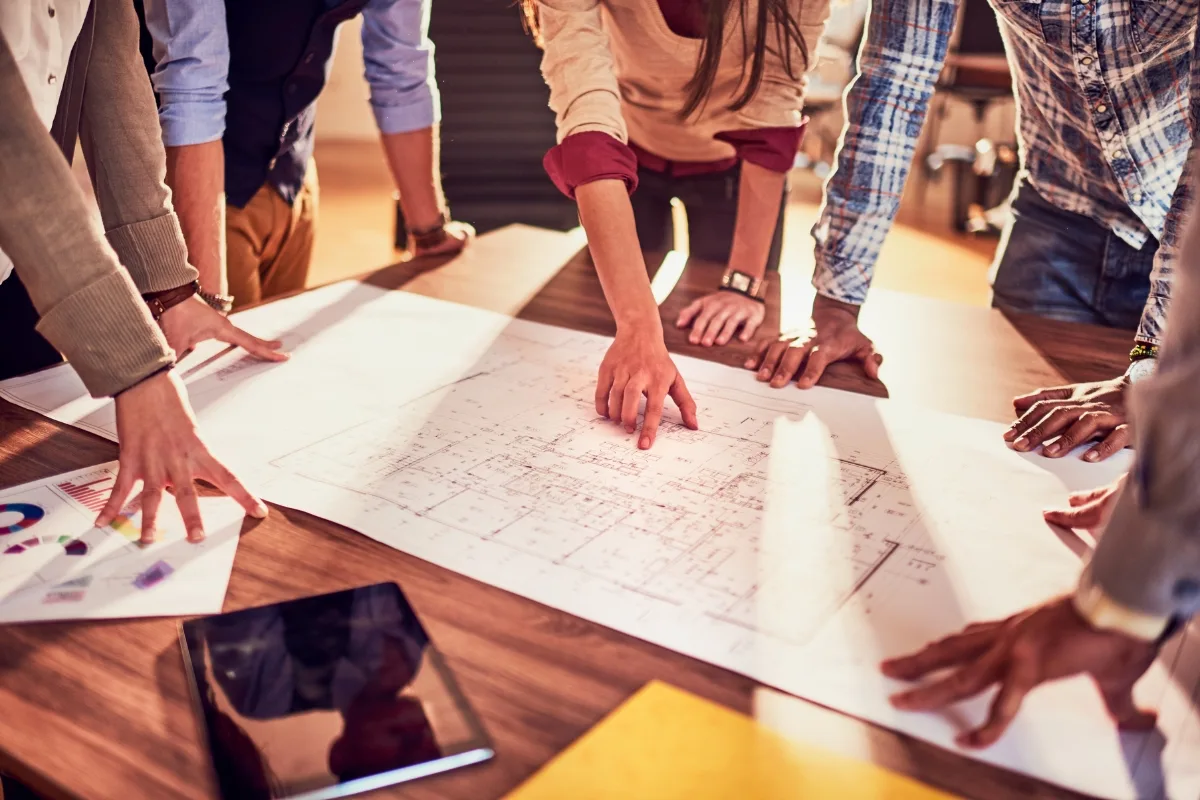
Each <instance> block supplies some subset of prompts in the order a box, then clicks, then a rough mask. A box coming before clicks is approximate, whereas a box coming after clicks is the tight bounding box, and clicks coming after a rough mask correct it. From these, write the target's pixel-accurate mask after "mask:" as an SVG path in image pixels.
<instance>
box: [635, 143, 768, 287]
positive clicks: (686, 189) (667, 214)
mask: <svg viewBox="0 0 1200 800" xmlns="http://www.w3.org/2000/svg"><path fill="white" fill-rule="evenodd" d="M741 177H742V167H741V165H740V164H739V165H738V166H736V167H733V168H732V169H728V170H726V171H724V172H713V173H709V174H707V175H690V176H687V177H678V176H674V175H669V174H667V173H663V172H654V171H653V170H648V169H645V168H639V169H638V188H637V191H636V192H634V193H633V196H632V197H631V198H630V199H631V201H632V202H633V217H634V220H635V221H636V222H637V233H638V240H639V241H640V242H641V244H642V249H643V250H670V249H671V247H672V243H673V241H674V225H673V224H672V222H671V198H673V197H678V198H679V200H680V201H681V202H682V203H683V207H684V209H685V210H686V211H687V220H688V248H689V250H690V255H692V256H695V257H696V258H702V259H704V260H706V261H715V262H717V263H719V264H727V263H728V262H729V251H730V249H731V248H732V247H733V228H734V223H735V222H736V220H737V207H738V189H739V185H740V183H739V182H740V181H741ZM787 193H788V190H787V187H786V186H784V189H783V201H782V202H781V203H780V204H779V218H778V219H777V220H776V222H775V235H774V236H773V237H772V239H771V252H770V254H769V255H768V256H767V270H769V271H770V270H778V269H779V255H780V252H781V251H782V249H783V214H784V211H785V210H786V208H787Z"/></svg>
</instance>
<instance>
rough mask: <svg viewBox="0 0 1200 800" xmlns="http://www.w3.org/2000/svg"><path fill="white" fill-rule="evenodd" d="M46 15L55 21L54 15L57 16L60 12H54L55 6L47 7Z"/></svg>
mask: <svg viewBox="0 0 1200 800" xmlns="http://www.w3.org/2000/svg"><path fill="white" fill-rule="evenodd" d="M46 13H47V14H49V15H50V17H51V19H53V18H54V15H55V14H57V13H58V12H57V11H55V10H54V6H47V7H46Z"/></svg>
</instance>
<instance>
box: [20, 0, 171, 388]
mask: <svg viewBox="0 0 1200 800" xmlns="http://www.w3.org/2000/svg"><path fill="white" fill-rule="evenodd" d="M111 5H116V4H115V3H113V2H111V0H98V8H97V11H98V12H99V11H100V10H101V9H104V8H106V7H107V6H111ZM100 38H101V37H100V36H99V35H98V36H97V43H98V44H99V43H100ZM125 41H126V42H128V39H126V40H125ZM134 51H135V52H136V46H135V45H134ZM0 108H3V109H4V113H0V208H3V213H0V248H2V249H3V250H4V252H5V253H6V254H7V255H8V256H9V257H10V258H11V259H12V261H13V265H14V266H15V268H16V270H17V274H18V275H19V276H20V277H21V280H22V282H23V283H24V284H25V287H26V289H28V291H29V295H30V298H31V299H32V300H33V303H34V306H35V307H36V308H37V310H38V313H39V314H40V316H41V321H40V323H39V324H38V330H39V331H40V332H41V333H42V335H43V336H45V337H46V338H47V339H48V340H49V341H50V343H51V344H52V345H54V346H55V347H56V348H58V350H59V351H60V352H62V353H63V355H65V356H66V357H67V358H68V359H70V361H71V362H72V364H73V365H74V367H75V369H76V371H77V372H78V373H79V376H80V378H81V379H82V380H83V382H84V384H85V385H86V386H87V388H88V390H89V391H90V392H91V393H92V394H93V395H95V396H98V397H99V396H105V395H111V394H115V393H117V392H119V391H121V390H122V389H125V388H127V387H129V386H131V385H133V384H134V383H136V382H137V381H139V380H141V379H142V378H144V377H146V376H147V375H149V374H151V373H152V372H154V371H156V370H158V369H161V368H162V367H164V366H167V365H169V364H170V363H171V362H172V360H173V358H174V356H173V354H172V352H171V350H170V348H169V347H168V346H167V342H166V340H165V338H164V337H163V335H162V332H161V331H160V330H159V328H158V326H157V325H156V324H155V323H154V320H153V319H152V318H151V317H150V313H149V311H148V310H147V308H146V305H145V303H143V302H142V299H141V297H140V296H139V292H138V290H137V287H136V286H135V285H134V283H133V281H132V280H131V279H130V276H129V273H127V272H126V271H125V270H123V269H121V266H120V264H119V262H118V259H117V254H116V253H115V252H114V250H113V248H112V247H111V246H110V245H109V244H108V242H107V241H106V240H105V238H104V237H103V236H102V235H101V234H100V232H99V231H98V230H97V229H96V228H95V226H94V225H93V224H92V222H91V215H90V213H89V211H88V206H87V203H86V200H85V198H84V196H83V192H82V191H81V190H80V188H79V185H78V184H77V183H76V182H75V179H74V176H72V175H71V171H70V169H69V168H68V166H67V162H66V159H64V158H63V156H62V153H61V151H60V150H59V148H58V147H57V146H56V145H55V143H54V140H53V139H52V138H51V136H50V133H49V131H47V130H46V127H45V125H44V124H43V123H42V121H41V120H40V119H39V118H38V116H37V113H36V112H35V110H34V108H33V103H32V101H31V99H30V97H29V93H28V92H27V91H26V89H25V84H24V82H23V81H22V79H21V75H20V73H19V72H18V69H17V65H16V63H15V61H14V60H13V57H12V52H11V51H10V50H9V48H8V44H7V43H6V42H5V41H4V39H3V37H0ZM109 113H111V114H113V115H114V116H120V115H122V114H124V113H125V109H124V108H123V107H122V106H121V105H118V106H116V107H113V108H110V109H109ZM149 122H150V123H152V124H153V125H157V118H156V117H155V116H154V115H153V114H152V115H151V116H150V118H149Z"/></svg>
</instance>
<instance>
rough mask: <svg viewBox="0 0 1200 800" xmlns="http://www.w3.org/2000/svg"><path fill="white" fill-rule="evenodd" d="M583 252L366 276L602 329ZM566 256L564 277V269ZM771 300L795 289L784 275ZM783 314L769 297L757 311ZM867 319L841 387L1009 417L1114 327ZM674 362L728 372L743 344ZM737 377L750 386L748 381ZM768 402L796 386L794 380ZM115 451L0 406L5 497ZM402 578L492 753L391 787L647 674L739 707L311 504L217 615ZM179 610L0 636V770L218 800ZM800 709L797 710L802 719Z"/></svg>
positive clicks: (563, 250)
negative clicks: (870, 343) (880, 364)
mask: <svg viewBox="0 0 1200 800" xmlns="http://www.w3.org/2000/svg"><path fill="white" fill-rule="evenodd" d="M579 247H580V241H579V239H578V238H573V237H572V236H570V235H568V234H559V233H552V232H547V231H540V230H536V229H531V228H522V227H513V228H508V229H504V230H502V231H498V232H496V233H494V234H491V235H489V236H485V237H483V238H481V239H480V240H479V241H478V242H477V243H476V245H475V246H474V247H473V248H472V250H471V251H470V252H469V253H467V254H464V255H462V256H460V257H458V258H457V259H454V260H452V261H449V262H440V263H429V262H425V263H421V262H411V263H408V264H402V265H398V266H396V267H392V268H388V269H385V270H383V271H381V272H379V273H376V274H374V275H371V276H369V277H368V278H367V280H369V281H370V282H371V283H374V284H378V285H383V286H387V287H390V288H402V289H405V290H408V291H414V292H419V293H422V294H426V295H431V296H435V297H441V298H446V299H452V300H457V301H460V302H465V303H470V304H474V305H479V306H483V307H486V308H491V309H493V310H498V311H503V312H507V313H518V312H519V315H520V316H521V317H523V318H526V319H530V320H535V321H539V322H546V323H551V324H555V325H564V326H568V327H572V328H578V329H582V330H588V331H594V332H597V333H606V334H611V333H612V331H613V323H612V321H611V318H610V316H609V314H608V311H607V307H606V306H605V303H604V300H603V298H602V296H601V293H600V289H599V284H598V282H597V280H596V278H595V275H594V273H593V271H592V270H591V268H590V266H589V264H588V261H587V259H586V256H585V255H583V254H580V253H578V251H579ZM564 265H565V266H564ZM719 274H720V268H719V267H718V266H716V265H712V264H691V265H689V267H688V269H687V271H686V273H685V274H684V277H683V279H682V280H681V281H680V282H679V284H678V285H677V286H676V287H675V290H674V292H673V293H672V294H671V295H670V297H669V298H668V299H667V300H666V302H665V304H664V306H663V312H664V319H668V320H673V319H674V315H675V313H676V312H677V310H678V309H679V308H680V307H682V305H683V304H685V303H686V302H689V301H690V300H691V299H692V298H694V297H696V296H698V295H699V294H701V293H703V292H704V291H706V290H707V289H708V288H709V287H711V286H714V285H715V284H716V281H717V277H718V276H719ZM782 283H783V285H784V289H785V290H786V296H788V297H789V299H791V298H792V296H793V295H798V294H803V292H804V288H803V283H805V281H804V280H803V278H796V277H794V276H790V275H787V274H785V275H784V278H783V281H782ZM770 312H771V318H772V319H773V320H777V319H778V291H776V293H775V296H773V297H772V300H771V304H770ZM863 324H864V328H865V329H866V330H867V332H868V333H869V334H870V335H872V336H873V337H874V338H875V340H876V342H877V343H878V344H879V345H880V347H881V349H882V352H884V354H885V357H886V361H885V363H884V368H883V379H884V382H885V384H886V389H885V384H879V383H873V382H870V381H868V380H867V379H866V378H865V377H864V376H862V375H861V374H860V373H859V372H858V371H857V370H856V369H854V368H852V367H849V366H847V365H839V366H837V367H835V368H834V369H833V370H831V375H830V378H829V380H828V381H827V382H828V383H829V384H830V385H833V386H835V387H839V388H845V389H852V390H857V391H867V392H870V393H872V394H876V395H882V394H885V393H889V394H890V395H891V396H893V397H902V398H907V399H910V400H915V401H918V402H922V403H925V404H927V405H930V406H934V407H937V408H940V409H944V410H947V411H952V412H958V413H962V414H968V415H974V416H981V417H988V418H992V419H997V420H1007V419H1008V418H1009V415H1010V414H1011V397H1012V396H1013V395H1014V394H1016V393H1018V392H1024V391H1029V390H1031V389H1034V388H1036V387H1038V386H1040V385H1046V384H1053V383H1057V382H1059V381H1061V380H1063V379H1072V380H1082V379H1093V378H1098V377H1105V376H1109V375H1112V374H1116V373H1117V372H1119V371H1120V370H1121V368H1122V366H1123V361H1124V358H1125V356H1124V352H1125V350H1126V348H1127V346H1128V334H1126V333H1123V332H1114V331H1110V330H1104V329H1100V328H1092V327H1086V326H1079V325H1067V324H1061V323H1053V322H1047V321H1045V320H1038V319H1015V320H1006V319H1005V318H1003V317H1002V316H1001V315H1000V314H998V313H996V312H993V311H990V310H984V309H979V308H973V307H967V306H956V305H950V304H946V303H941V302H937V301H931V300H924V299H921V298H915V297H909V296H905V295H899V294H888V293H885V292H877V293H875V295H874V296H873V297H872V300H871V302H870V303H868V305H867V311H866V312H865V313H864V323H863ZM667 339H668V344H669V346H670V348H671V350H672V351H674V352H678V353H686V354H689V355H698V356H700V357H703V358H711V359H714V360H717V361H723V362H725V363H729V364H734V365H740V363H741V361H742V360H743V359H744V357H745V351H744V350H739V349H738V348H731V349H726V350H715V351H709V350H705V349H704V348H701V347H695V346H690V345H688V344H687V342H686V339H685V338H684V336H683V335H682V334H681V333H680V332H678V331H675V330H674V329H673V328H672V327H670V326H668V330H667ZM747 379H748V380H749V379H751V376H750V375H749V374H747ZM780 391H788V392H795V391H799V390H798V389H795V388H794V387H788V388H787V389H781V390H780ZM116 455H117V449H116V447H115V446H114V445H113V444H111V443H110V442H107V441H103V440H101V439H99V438H96V437H94V436H92V435H90V434H87V433H84V432H81V431H78V430H74V429H71V428H67V427H65V426H62V425H58V424H56V423H53V422H50V421H47V420H45V419H42V418H40V417H37V416H35V415H33V414H31V413H28V412H25V411H23V410H21V409H18V408H16V407H14V406H12V405H9V404H7V403H4V402H2V401H0V487H11V486H13V485H16V484H19V483H23V482H26V481H31V480H36V479H39V478H44V477H48V476H51V475H54V474H57V473H59V472H63V471H67V470H72V469H77V468H81V467H84V466H88V465H91V464H95V463H99V462H102V461H107V460H111V459H114V458H115V457H116ZM391 580H395V581H398V582H400V583H401V584H402V585H403V586H404V588H405V591H406V592H407V593H408V595H409V597H410V599H411V600H412V602H413V604H414V606H415V607H416V609H417V610H418V612H419V613H420V614H421V616H422V618H423V619H424V621H425V623H426V625H427V627H428V628H429V630H430V633H431V635H432V636H433V638H434V640H435V641H436V642H437V643H438V644H439V646H440V647H441V648H442V649H443V651H444V652H445V653H446V655H447V658H448V660H449V662H450V664H451V667H452V668H453V669H454V671H455V672H456V674H457V676H458V678H459V679H460V681H461V683H462V685H463V688H464V690H465V691H466V693H467V695H468V696H469V697H470V699H471V701H472V703H473V704H474V706H475V708H476V709H477V710H478V711H479V713H480V714H481V716H482V718H483V721H484V724H485V725H486V727H487V729H488V731H489V733H490V734H491V736H492V737H493V739H494V741H495V744H496V750H497V753H498V755H497V757H496V758H495V760H493V761H492V762H491V763H488V764H486V765H481V766H479V767H476V768H471V769H467V770H464V771H461V772H458V773H454V774H448V775H444V776H440V777H435V778H431V779H428V780H425V781H420V782H417V783H415V784H411V785H409V786H408V787H404V788H400V789H395V790H391V791H390V793H385V794H386V796H389V797H404V798H463V799H464V800H485V799H486V798H494V797H499V796H501V795H502V794H504V793H505V792H506V791H508V790H509V789H511V788H512V787H514V786H516V785H517V784H518V783H520V782H521V781H522V780H523V779H525V778H526V777H527V776H529V775H530V774H531V773H532V772H534V771H535V770H536V769H537V768H538V767H539V766H541V765H542V764H543V763H544V762H545V761H546V760H547V759H549V758H550V757H552V756H553V755H554V754H556V753H558V752H559V751H561V750H562V749H563V748H565V747H566V746H567V745H569V744H570V743H571V742H572V741H573V740H574V739H575V738H577V737H578V736H580V735H581V734H582V733H584V732H585V731H586V730H587V729H588V728H589V727H591V726H592V725H594V724H595V723H596V722H597V721H599V720H600V718H601V717H603V716H604V715H605V714H607V713H608V712H610V711H611V710H612V709H613V708H615V707H616V706H617V705H618V704H620V703H621V701H623V700H624V699H625V698H627V697H628V696H629V695H630V694H632V693H633V692H634V691H636V690H637V689H638V688H639V687H640V686H642V685H643V684H644V683H645V682H646V681H648V680H650V679H652V678H662V679H665V680H667V681H669V682H671V683H673V684H675V685H677V686H681V687H683V688H684V689H687V690H690V691H692V692H695V693H697V694H700V695H702V696H704V697H707V698H710V699H712V700H715V701H716V702H719V703H722V704H724V705H726V706H729V707H732V708H735V709H738V710H742V711H750V710H751V708H752V703H753V702H754V700H753V698H754V694H755V690H756V684H755V682H754V681H752V680H750V679H748V678H745V677H741V676H739V675H735V674H732V673H730V672H727V671H725V670H722V669H719V668H717V667H714V666H710V665H708V664H704V663H701V662H698V661H695V660H692V659H690V658H687V657H684V656H682V655H678V654H676V653H674V652H671V651H668V650H664V649H662V648H659V647H656V646H654V645H650V644H647V643H645V642H642V641H639V640H637V639H634V638H631V637H629V636H625V635H623V634H620V633H617V632H615V631H612V630H609V629H607V628H603V627H601V626H599V625H595V624H592V623H590V622H586V621H584V620H581V619H578V618H576V617H572V616H570V615H568V614H565V613H562V612H559V611H555V610H552V609H549V608H546V607H544V606H541V605H539V604H537V603H534V602H532V601H529V600H526V599H524V598H521V597H517V596H516V595H512V594H508V593H507V592H504V591H501V590H499V589H495V588H492V587H490V586H486V585H483V584H480V583H477V582H475V581H472V580H470V579H467V578H464V577H462V576H459V575H457V574H455V573H452V572H449V571H447V570H444V569H441V568H438V567H434V566H431V565H430V564H427V563H425V562H423V561H419V560H417V559H415V558H412V557H410V556H407V555H405V554H403V553H400V552H397V551H395V550H392V549H390V548H388V547H385V546H383V545H381V544H379V543H377V542H375V541H373V540H370V539H368V538H366V537H364V536H361V535H358V534H356V533H354V532H352V531H350V530H348V529H345V528H342V527H340V526H338V525H334V524H332V523H329V522H325V521H323V520H320V519H317V518H315V517H312V516H309V515H307V514H304V513H300V512H296V511H291V510H288V509H283V508H275V509H273V511H272V514H271V517H270V518H269V519H268V520H266V521H265V522H262V523H260V524H257V525H250V524H249V523H248V525H247V534H246V535H245V536H244V537H243V539H242V543H241V546H240V548H239V550H238V555H237V561H236V564H235V567H234V570H233V576H232V580H231V581H230V584H229V593H228V596H227V598H226V602H225V609H226V610H234V609H239V608H244V607H247V606H252V605H259V604H263V603H270V602H276V601H281V600H287V599H290V598H295V597H299V596H303V595H310V594H317V593H321V592H329V591H334V590H338V589H343V588H348V587H352V586H358V585H364V584H369V583H374V582H377V581H391ZM177 627H178V620H175V619H159V620H146V621H129V622H111V623H89V624H73V623H62V624H37V625H25V626H8V627H4V628H0V770H2V771H5V772H8V773H10V774H12V775H13V776H15V777H17V778H18V779H19V780H21V781H23V782H25V783H26V784H28V785H29V786H31V787H32V788H33V789H35V790H36V791H38V792H39V793H44V794H46V795H48V796H50V797H53V798H114V797H120V798H123V800H135V799H136V798H155V799H156V800H157V799H158V798H168V797H170V798H176V797H178V798H205V797H212V796H213V794H214V784H213V781H212V779H211V777H210V775H209V773H208V768H207V756H206V753H205V750H204V746H203V745H202V743H201V740H200V735H199V731H198V729H197V725H196V721H195V716H194V713H193V710H192V707H191V704H190V701H189V698H188V693H187V692H188V689H187V686H186V683H185V678H184V671H183V662H182V659H181V656H180V652H179V646H178V643H177V638H176V635H177V634H176V632H177ZM802 705H803V709H804V710H803V712H802V713H803V715H804V717H805V719H804V720H803V722H804V724H805V726H806V728H807V729H809V730H811V731H812V732H813V736H814V739H815V740H818V741H821V742H822V743H823V744H825V745H826V746H828V747H832V748H834V749H839V750H842V751H844V752H847V753H849V754H851V755H856V756H859V757H864V758H871V759H873V760H874V761H876V762H878V763H881V764H884V765H886V766H888V767H891V768H893V769H896V770H898V771H901V772H905V773H908V774H911V775H914V776H916V777H918V778H920V779H921V780H923V781H925V782H927V783H930V784H933V785H936V786H939V787H942V788H945V789H948V790H950V791H956V792H958V793H962V794H968V795H970V796H973V797H1012V796H1018V795H1019V796H1022V797H1026V796H1030V795H1034V796H1049V795H1055V796H1061V794H1062V793H1061V792H1058V791H1056V790H1054V789H1051V788H1048V787H1046V786H1045V785H1042V784H1039V783H1038V782H1036V781H1033V780H1031V779H1027V778H1023V777H1020V776H1017V775H1014V774H1011V773H1008V772H1005V771H1002V770H999V769H996V768H993V767H989V766H985V765H983V764H979V763H977V762H973V761H969V760H966V759H963V758H961V757H959V756H957V755H954V754H951V753H948V752H946V751H943V750H941V749H939V748H937V747H933V746H931V745H928V744H925V743H923V742H920V741H917V740H914V739H911V738H909V737H907V736H903V735H899V734H895V733H891V732H889V731H886V730H883V729H881V728H877V727H875V726H872V725H868V724H866V723H862V722H859V721H856V720H853V719H851V718H849V717H845V716H843V715H840V714H837V713H835V712H832V711H828V710H825V709H822V708H820V707H818V706H815V705H811V704H802ZM809 717H811V719H809Z"/></svg>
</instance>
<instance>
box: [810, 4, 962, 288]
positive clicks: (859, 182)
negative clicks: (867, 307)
mask: <svg viewBox="0 0 1200 800" xmlns="http://www.w3.org/2000/svg"><path fill="white" fill-rule="evenodd" d="M959 1H960V0H877V2H875V3H873V4H872V8H871V16H870V19H869V21H868V27H867V35H866V38H865V41H864V43H863V46H862V49H861V50H860V52H859V56H858V60H859V72H858V77H857V78H855V80H854V82H853V83H852V84H851V85H850V89H849V90H848V91H847V92H846V96H845V101H844V102H845V116H846V126H845V129H844V130H843V132H842V143H841V145H840V146H839V147H838V154H837V164H836V167H835V169H834V171H833V173H832V174H831V175H830V177H829V180H828V181H827V182H826V184H825V202H824V204H823V205H822V207H821V215H820V217H819V218H818V220H817V223H816V225H815V226H814V227H813V238H814V240H815V241H816V253H815V255H816V271H815V273H814V275H813V285H814V286H815V287H816V289H817V291H818V292H820V293H821V294H823V295H825V296H827V297H831V298H833V299H835V300H841V301H842V302H847V303H862V302H863V301H864V300H866V297H867V289H868V287H869V286H870V284H871V276H872V273H873V272H874V269H875V262H876V260H877V259H878V257H879V251H880V248H881V247H882V246H883V240H884V238H885V237H886V236H887V233H888V231H889V230H890V229H891V226H892V221H893V220H894V219H895V216H896V211H897V210H898V209H899V206H900V195H901V193H902V192H903V190H904V182H905V181H906V180H907V178H908V173H909V169H910V168H911V166H912V160H913V155H914V153H915V151H916V145H917V139H918V137H919V136H920V135H921V128H922V126H923V125H924V123H925V116H926V112H927V111H928V108H929V100H930V98H931V97H932V96H933V91H934V88H935V86H936V85H937V79H938V75H939V74H940V73H941V71H942V65H943V63H944V62H945V59H946V50H947V47H948V45H949V42H950V34H951V32H952V31H953V30H954V24H955V20H956V16H957V11H958V5H959Z"/></svg>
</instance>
